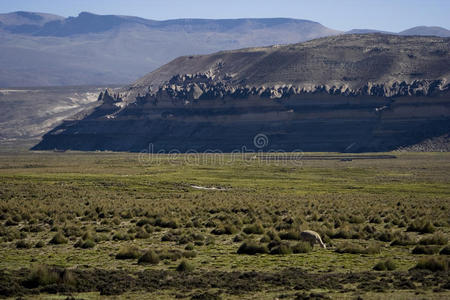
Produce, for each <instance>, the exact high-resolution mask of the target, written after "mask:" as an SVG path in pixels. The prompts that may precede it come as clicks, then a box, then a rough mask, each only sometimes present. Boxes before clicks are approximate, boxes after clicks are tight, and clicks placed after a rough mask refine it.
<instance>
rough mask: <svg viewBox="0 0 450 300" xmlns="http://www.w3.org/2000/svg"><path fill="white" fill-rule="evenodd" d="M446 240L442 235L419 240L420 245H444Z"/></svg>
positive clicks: (437, 234) (436, 234)
mask: <svg viewBox="0 0 450 300" xmlns="http://www.w3.org/2000/svg"><path fill="white" fill-rule="evenodd" d="M447 242H448V238H447V237H446V236H445V235H444V234H443V233H435V234H433V235H432V236H429V237H424V238H421V239H420V241H419V244H420V245H445V244H447Z"/></svg>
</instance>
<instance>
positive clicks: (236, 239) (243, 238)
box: [233, 234, 245, 243]
mask: <svg viewBox="0 0 450 300" xmlns="http://www.w3.org/2000/svg"><path fill="white" fill-rule="evenodd" d="M243 240H245V236H243V235H242V234H238V235H236V236H235V237H234V238H233V242H235V243H239V242H242V241H243Z"/></svg>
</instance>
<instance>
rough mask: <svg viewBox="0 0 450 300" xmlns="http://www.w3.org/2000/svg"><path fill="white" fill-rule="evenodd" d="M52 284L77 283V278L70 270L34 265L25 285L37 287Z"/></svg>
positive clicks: (72, 284)
mask: <svg viewBox="0 0 450 300" xmlns="http://www.w3.org/2000/svg"><path fill="white" fill-rule="evenodd" d="M52 284H64V285H71V286H74V285H76V280H75V279H74V276H73V274H72V272H71V271H70V270H67V269H58V268H53V267H48V266H45V265H38V266H34V267H33V268H32V269H31V271H30V273H29V275H28V277H27V278H26V279H25V280H24V282H23V285H24V286H25V287H27V288H36V287H39V286H46V285H52Z"/></svg>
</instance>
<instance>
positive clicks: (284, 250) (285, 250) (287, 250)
mask: <svg viewBox="0 0 450 300" xmlns="http://www.w3.org/2000/svg"><path fill="white" fill-rule="evenodd" d="M292 252H293V251H292V249H291V247H290V246H289V244H280V245H278V246H275V247H273V248H272V249H270V254H278V255H287V254H292Z"/></svg>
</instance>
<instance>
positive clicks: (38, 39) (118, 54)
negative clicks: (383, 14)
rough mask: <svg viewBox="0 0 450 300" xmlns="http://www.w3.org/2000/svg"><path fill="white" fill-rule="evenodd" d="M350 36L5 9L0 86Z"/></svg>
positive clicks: (259, 25)
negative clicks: (70, 15)
mask: <svg viewBox="0 0 450 300" xmlns="http://www.w3.org/2000/svg"><path fill="white" fill-rule="evenodd" d="M367 32H368V31H367V30H353V31H350V33H367ZM373 32H376V31H373ZM343 33H344V32H341V31H338V30H333V29H330V28H327V27H325V26H323V25H321V24H319V23H317V22H312V21H308V20H297V19H287V18H274V19H224V20H207V19H177V20H168V21H155V20H147V19H142V18H138V17H130V16H115V15H106V16H103V15H95V14H91V13H87V12H83V13H80V14H79V15H78V16H77V17H69V18H64V17H61V16H56V15H51V14H43V13H33V12H14V13H9V14H0V39H1V41H2V42H1V43H0V53H2V55H1V56H0V87H12V86H59V85H85V84H89V85H94V84H96V85H101V84H125V83H129V82H132V81H134V80H136V79H137V78H139V77H141V76H142V75H144V74H146V73H148V72H149V71H152V70H155V69H156V68H158V67H160V66H162V65H164V64H165V63H167V62H169V61H171V60H172V59H174V58H176V57H178V56H182V55H194V54H207V53H213V52H216V51H220V50H230V49H240V48H246V47H255V46H268V45H275V44H289V43H297V42H302V41H307V40H312V39H315V38H319V37H324V36H332V35H338V34H343ZM449 33H450V31H449V30H447V29H444V28H440V27H415V28H412V29H409V30H406V31H403V32H401V33H400V34H404V35H439V36H444V37H445V36H450V34H449Z"/></svg>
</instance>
